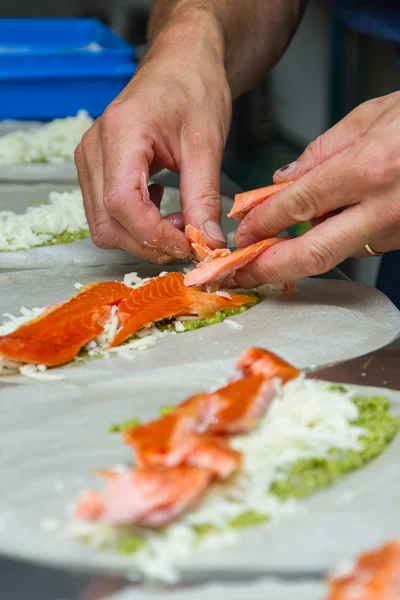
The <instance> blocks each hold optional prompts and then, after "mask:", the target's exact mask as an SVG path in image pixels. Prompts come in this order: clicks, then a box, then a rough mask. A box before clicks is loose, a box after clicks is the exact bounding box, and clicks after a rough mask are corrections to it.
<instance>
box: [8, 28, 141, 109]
mask: <svg viewBox="0 0 400 600" xmlns="http://www.w3.org/2000/svg"><path fill="white" fill-rule="evenodd" d="M134 59H135V51H134V49H133V48H132V46H130V45H129V44H127V43H126V42H124V41H123V40H121V39H120V38H119V37H118V36H117V35H115V33H113V32H112V31H111V30H110V29H109V28H108V27H106V26H105V25H103V23H101V22H100V21H98V20H97V19H0V90H1V93H0V119H19V120H21V119H30V120H37V119H38V120H42V121H46V120H50V119H54V118H58V117H67V116H72V115H75V114H76V113H77V112H78V110H80V109H85V110H87V111H88V113H89V114H90V115H91V116H92V117H98V116H99V115H100V114H101V113H102V112H103V111H104V109H105V108H106V106H107V105H108V104H109V103H110V102H111V101H112V100H113V99H114V98H115V96H117V95H118V93H119V92H120V91H121V90H122V89H123V88H124V87H125V85H126V84H127V83H128V81H129V80H130V79H131V77H132V75H133V73H134V72H135V69H136V64H135V60H134Z"/></svg>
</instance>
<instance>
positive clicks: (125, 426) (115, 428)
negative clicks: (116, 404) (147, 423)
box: [108, 417, 142, 433]
mask: <svg viewBox="0 0 400 600" xmlns="http://www.w3.org/2000/svg"><path fill="white" fill-rule="evenodd" d="M141 424H142V422H141V420H140V419H138V417H132V419H129V421H125V422H124V423H121V424H120V425H111V427H110V428H109V430H108V432H109V433H123V432H124V431H128V430H129V429H135V427H139V425H141Z"/></svg>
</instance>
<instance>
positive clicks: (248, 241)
mask: <svg viewBox="0 0 400 600" xmlns="http://www.w3.org/2000/svg"><path fill="white" fill-rule="evenodd" d="M258 241H259V240H258V239H257V238H256V237H254V235H251V233H243V234H242V235H238V236H235V244H236V246H237V247H238V248H246V247H247V246H251V245H252V244H255V243H256V242H258Z"/></svg>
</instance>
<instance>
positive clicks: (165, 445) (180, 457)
mask: <svg viewBox="0 0 400 600" xmlns="http://www.w3.org/2000/svg"><path fill="white" fill-rule="evenodd" d="M190 412H192V411H190ZM196 416H197V415H195V414H194V412H193V414H192V415H190V416H188V415H187V414H186V413H185V414H182V413H180V412H179V411H176V412H174V413H171V414H170V415H167V416H166V417H163V418H162V419H157V420H156V421H152V422H151V423H148V424H147V425H142V426H140V427H136V428H134V429H131V430H128V431H126V432H125V434H124V441H125V442H126V444H128V445H129V446H131V447H132V448H133V450H134V453H135V460H136V463H137V465H138V466H139V467H147V468H160V467H176V466H183V465H184V466H191V467H201V468H204V469H208V470H209V471H210V472H212V473H213V474H214V475H215V476H216V477H219V478H222V479H225V478H226V477H230V475H232V473H234V472H235V471H236V470H237V469H238V468H239V467H240V464H241V456H240V453H239V452H237V451H236V450H233V449H232V448H231V447H230V446H229V444H228V443H227V442H226V441H225V440H223V439H220V438H217V437H212V436H205V435H197V434H196V433H195V423H196Z"/></svg>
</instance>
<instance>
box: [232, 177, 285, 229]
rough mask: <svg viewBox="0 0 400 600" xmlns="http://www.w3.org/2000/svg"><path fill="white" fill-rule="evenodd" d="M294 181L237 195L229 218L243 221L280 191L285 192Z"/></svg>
mask: <svg viewBox="0 0 400 600" xmlns="http://www.w3.org/2000/svg"><path fill="white" fill-rule="evenodd" d="M290 183H293V181H287V182H285V183H275V184H274V185H267V186H266V187H262V188H259V189H257V190H251V191H250V192H242V193H241V194H236V196H235V201H234V203H233V206H232V208H231V211H230V213H228V217H230V218H231V219H236V220H237V221H241V220H242V219H244V217H245V216H246V215H247V213H249V212H250V211H251V210H252V209H253V208H254V207H256V206H258V205H259V204H261V202H264V200H267V199H268V198H270V197H271V196H273V195H274V194H276V193H277V192H279V191H280V190H283V189H284V188H285V187H286V186H288V185H289V184H290Z"/></svg>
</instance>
